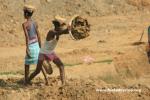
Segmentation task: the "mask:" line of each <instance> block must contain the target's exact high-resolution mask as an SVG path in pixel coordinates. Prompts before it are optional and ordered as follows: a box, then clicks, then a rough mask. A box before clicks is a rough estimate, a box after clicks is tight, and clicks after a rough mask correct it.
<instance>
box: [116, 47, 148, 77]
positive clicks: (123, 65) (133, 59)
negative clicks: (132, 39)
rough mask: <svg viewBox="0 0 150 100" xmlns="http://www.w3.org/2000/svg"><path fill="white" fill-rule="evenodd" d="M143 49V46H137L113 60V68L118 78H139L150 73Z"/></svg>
mask: <svg viewBox="0 0 150 100" xmlns="http://www.w3.org/2000/svg"><path fill="white" fill-rule="evenodd" d="M145 49H146V48H145V45H144V46H137V47H135V48H133V49H131V50H128V51H127V52H126V53H125V54H121V55H119V56H118V57H116V58H115V67H116V71H117V73H118V74H119V76H122V77H123V78H127V77H128V78H139V77H140V76H142V75H145V74H148V73H149V72H150V71H149V70H150V67H149V66H150V65H149V63H148V57H147V53H146V50H145Z"/></svg>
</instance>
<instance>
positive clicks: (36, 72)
mask: <svg viewBox="0 0 150 100" xmlns="http://www.w3.org/2000/svg"><path fill="white" fill-rule="evenodd" d="M42 65H43V61H41V60H39V61H38V64H37V67H36V70H35V71H34V72H33V73H32V74H31V75H30V77H29V79H28V83H30V81H31V80H32V79H33V78H34V77H35V76H36V75H38V74H39V73H40V71H41V70H42Z"/></svg>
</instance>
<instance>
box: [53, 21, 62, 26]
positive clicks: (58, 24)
mask: <svg viewBox="0 0 150 100" xmlns="http://www.w3.org/2000/svg"><path fill="white" fill-rule="evenodd" d="M52 22H53V24H54V26H55V27H60V26H61V25H60V23H59V22H58V21H55V20H54V21H52Z"/></svg>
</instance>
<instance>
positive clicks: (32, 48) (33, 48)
mask: <svg viewBox="0 0 150 100" xmlns="http://www.w3.org/2000/svg"><path fill="white" fill-rule="evenodd" d="M39 51H40V48H39V43H38V42H36V43H32V44H29V53H30V56H31V57H28V56H27V55H26V57H25V64H26V65H30V64H37V63H38V56H39Z"/></svg>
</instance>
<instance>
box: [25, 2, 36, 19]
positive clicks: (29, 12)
mask: <svg viewBox="0 0 150 100" xmlns="http://www.w3.org/2000/svg"><path fill="white" fill-rule="evenodd" d="M23 11H24V17H25V18H26V19H27V18H30V17H31V16H32V14H33V12H34V11H35V8H34V7H33V6H31V5H25V6H24V8H23Z"/></svg>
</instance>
